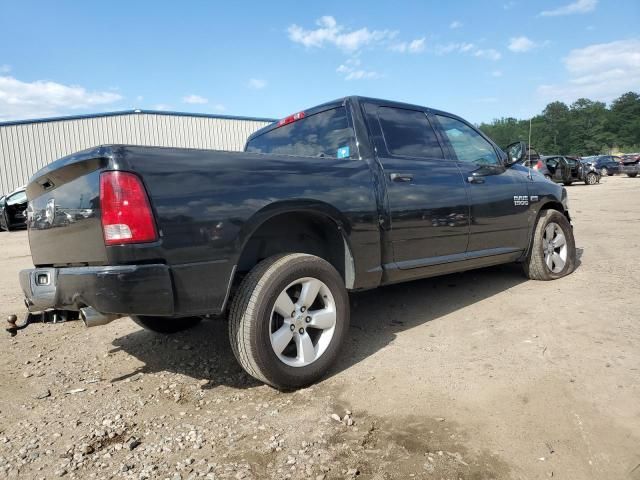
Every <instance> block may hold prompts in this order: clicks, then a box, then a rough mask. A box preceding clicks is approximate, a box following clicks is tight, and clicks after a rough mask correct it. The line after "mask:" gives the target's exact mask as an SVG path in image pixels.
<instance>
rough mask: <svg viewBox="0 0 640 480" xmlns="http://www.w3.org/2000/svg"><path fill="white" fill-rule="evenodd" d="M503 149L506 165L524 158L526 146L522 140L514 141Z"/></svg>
mask: <svg viewBox="0 0 640 480" xmlns="http://www.w3.org/2000/svg"><path fill="white" fill-rule="evenodd" d="M505 151H506V153H507V165H513V164H514V163H518V162H521V161H522V160H524V158H525V156H526V155H527V146H526V144H525V143H524V142H516V143H512V144H511V145H509V146H507V148H506V149H505Z"/></svg>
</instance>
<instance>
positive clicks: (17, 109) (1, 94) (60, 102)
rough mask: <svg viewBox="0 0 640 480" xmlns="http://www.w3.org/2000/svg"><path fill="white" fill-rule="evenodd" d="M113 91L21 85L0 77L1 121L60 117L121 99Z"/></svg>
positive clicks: (43, 83)
mask: <svg viewBox="0 0 640 480" xmlns="http://www.w3.org/2000/svg"><path fill="white" fill-rule="evenodd" d="M122 98H123V97H122V95H120V94H118V93H114V92H108V91H102V92H89V91H87V90H86V89H85V88H84V87H81V86H78V85H63V84H61V83H57V82H51V81H45V80H36V81H34V82H22V81H20V80H18V79H16V78H13V77H10V76H0V120H16V119H26V118H34V117H47V116H52V115H63V114H67V113H71V112H72V111H73V110H83V109H89V108H96V107H98V106H100V105H107V104H110V103H115V102H117V101H119V100H122Z"/></svg>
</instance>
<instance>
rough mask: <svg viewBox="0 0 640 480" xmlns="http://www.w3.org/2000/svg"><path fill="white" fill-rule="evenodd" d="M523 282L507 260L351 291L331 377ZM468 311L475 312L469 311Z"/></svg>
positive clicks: (517, 267)
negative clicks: (406, 334) (409, 333)
mask: <svg viewBox="0 0 640 480" xmlns="http://www.w3.org/2000/svg"><path fill="white" fill-rule="evenodd" d="M526 281H528V280H527V278H526V277H525V276H524V275H523V273H522V267H521V266H520V265H516V264H507V265H499V266H495V267H489V268H484V269H479V270H471V271H467V272H461V273H455V274H451V275H446V276H442V277H434V278H428V279H424V280H417V281H415V282H411V283H404V284H397V285H390V286H388V287H383V288H381V289H377V290H371V291H367V292H361V293H355V294H352V295H351V312H352V313H351V329H350V330H351V331H350V335H349V337H348V339H347V340H346V342H345V347H344V349H343V354H342V355H341V358H340V360H339V362H338V364H337V365H336V367H335V368H334V369H333V370H332V375H334V374H336V373H339V372H340V371H342V370H344V369H347V368H349V367H351V366H352V365H355V364H357V363H359V362H360V361H362V360H364V359H365V358H367V357H369V356H370V355H373V354H374V353H376V352H377V351H379V350H380V349H382V348H384V347H386V346H387V345H389V344H390V343H391V342H393V341H394V340H395V338H396V336H397V334H398V333H400V332H402V331H404V330H409V329H412V328H414V327H416V326H419V325H424V324H427V323H429V322H431V321H433V320H437V319H439V318H441V317H444V316H446V315H449V314H451V313H453V312H456V311H458V310H461V309H463V308H466V307H469V306H473V305H474V304H475V303H478V302H482V301H483V300H486V299H488V298H491V297H493V296H495V295H499V294H504V292H505V291H506V290H508V289H510V288H513V287H515V286H516V285H519V284H521V283H524V282H526ZM469 315H474V313H473V311H472V310H470V311H469ZM425 335H427V333H425Z"/></svg>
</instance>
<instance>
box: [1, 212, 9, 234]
mask: <svg viewBox="0 0 640 480" xmlns="http://www.w3.org/2000/svg"><path fill="white" fill-rule="evenodd" d="M2 215H3V216H4V226H3V227H2V229H3V230H6V231H7V232H10V231H11V223H9V218H7V214H6V213H3V214H2Z"/></svg>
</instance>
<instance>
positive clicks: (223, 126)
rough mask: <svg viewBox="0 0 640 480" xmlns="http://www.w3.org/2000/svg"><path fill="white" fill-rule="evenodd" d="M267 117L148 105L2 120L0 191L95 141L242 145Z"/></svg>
mask: <svg viewBox="0 0 640 480" xmlns="http://www.w3.org/2000/svg"><path fill="white" fill-rule="evenodd" d="M272 121H273V120H270V119H267V118H249V117H231V116H225V115H204V114H191V113H177V112H162V111H150V110H127V111H122V112H112V113H101V114H96V115H80V116H72V117H58V118H45V119H39V120H25V121H16V122H4V123H0V195H2V194H3V193H5V194H6V193H9V192H11V191H13V190H14V189H15V188H17V187H19V186H21V185H24V184H25V183H27V181H28V180H29V177H30V176H31V175H33V174H34V173H35V172H36V171H37V170H39V169H40V168H42V167H43V166H45V165H46V164H48V163H50V162H52V161H54V160H56V159H58V158H60V157H64V156H65V155H69V154H71V153H74V152H78V151H80V150H84V149H87V148H90V147H95V146H97V145H104V144H109V143H122V144H130V145H153V146H161V147H186V148H205V149H215V150H242V149H243V147H244V143H245V141H246V139H247V137H248V136H249V135H251V134H252V133H253V132H255V131H256V130H258V129H259V128H262V127H263V126H265V125H268V124H269V123H270V122H272Z"/></svg>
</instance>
